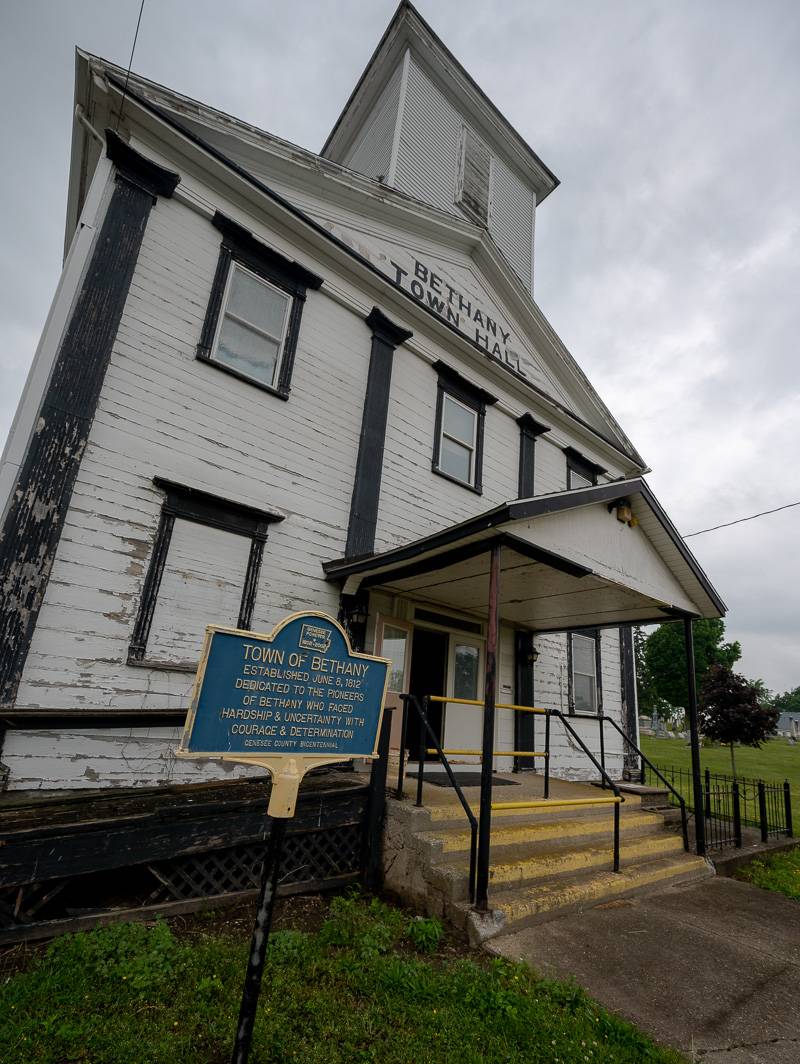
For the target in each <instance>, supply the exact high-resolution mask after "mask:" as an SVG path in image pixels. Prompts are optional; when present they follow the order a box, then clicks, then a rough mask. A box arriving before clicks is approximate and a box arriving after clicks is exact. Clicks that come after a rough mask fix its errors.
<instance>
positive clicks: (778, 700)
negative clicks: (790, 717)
mask: <svg viewBox="0 0 800 1064" xmlns="http://www.w3.org/2000/svg"><path fill="white" fill-rule="evenodd" d="M772 704H773V706H775V708H776V709H779V710H780V712H781V713H800V687H795V688H794V690H792V691H784V692H783V694H782V695H776V696H775V697H774V698H773V700H772Z"/></svg>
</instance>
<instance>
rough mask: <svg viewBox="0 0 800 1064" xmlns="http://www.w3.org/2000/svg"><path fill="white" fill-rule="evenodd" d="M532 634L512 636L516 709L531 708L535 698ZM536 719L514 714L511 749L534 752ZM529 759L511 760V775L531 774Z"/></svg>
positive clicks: (516, 758) (530, 761) (517, 633)
mask: <svg viewBox="0 0 800 1064" xmlns="http://www.w3.org/2000/svg"><path fill="white" fill-rule="evenodd" d="M533 665H534V661H533V632H525V631H522V630H521V629H520V630H519V631H517V632H515V633H514V702H515V703H516V704H517V705H518V706H532V705H533V704H534V702H533V700H534V698H535V693H534V677H533ZM535 721H536V717H535V715H534V714H533V713H515V714H514V749H515V750H530V751H533V750H535V749H536V746H535V743H536V729H535ZM535 768H536V765H535V763H534V759H533V758H532V757H515V758H514V771H515V772H533V771H534V769H535Z"/></svg>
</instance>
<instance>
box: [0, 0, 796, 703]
mask: <svg viewBox="0 0 800 1064" xmlns="http://www.w3.org/2000/svg"><path fill="white" fill-rule="evenodd" d="M419 7H420V10H421V11H422V13H423V15H424V16H425V17H426V18H427V19H428V20H429V21H430V22H431V24H432V25H433V27H434V29H436V30H437V32H438V33H439V34H440V35H441V36H442V37H443V39H444V40H445V42H446V43H447V44H448V45H449V47H450V48H451V49H452V50H453V51H454V52H455V54H456V56H457V57H458V58H459V59H460V60H461V62H462V63H463V64H464V65H465V66H466V68H467V69H468V70H469V71H470V73H471V74H472V75H473V76H474V77H475V78H476V80H477V81H478V83H479V84H480V85H481V87H482V88H483V89H484V90H485V91H486V92H487V93H488V95H489V96H490V97H491V98H492V99H493V100H494V102H495V103H496V104H497V105H498V107H499V108H500V109H501V110H502V111H503V112H504V113H505V114H506V115H507V116H508V118H509V119H510V121H511V122H512V123H513V124H514V125H515V126H516V127H517V128H518V129H519V131H520V132H521V133H522V134H523V136H525V137H526V139H528V141H529V142H530V143H531V144H532V146H533V147H534V148H535V149H536V151H537V152H538V153H539V154H540V155H541V156H542V157H543V158H544V160H545V161H546V162H547V163H548V164H549V165H550V166H551V167H552V168H553V169H554V170H555V172H556V173H557V174H558V175H559V177H560V178H561V180H562V185H561V187H560V188H559V189H558V190H557V191H556V192H555V193H554V194H553V195H552V196H551V197H550V199H548V200H547V201H546V202H545V203H544V204H543V205H542V207H541V210H540V211H539V213H538V217H537V282H536V297H537V299H538V300H539V302H540V303H541V305H542V307H543V309H544V311H545V312H546V313H547V314H548V316H549V317H550V319H551V321H552V322H553V325H554V326H555V328H556V329H557V331H558V332H559V333H560V335H561V336H562V337H563V338H564V340H565V341H566V343H567V344H568V346H569V347H570V349H571V350H572V352H573V354H574V355H575V356H576V358H577V359H578V361H579V362H580V363H581V365H582V366H583V368H584V369H585V370H586V372H587V373H588V374H589V376H590V378H591V379H592V381H593V383H594V384H595V385H596V387H597V388H598V390H599V391H600V393H601V395H602V396H603V397H604V399H605V400H606V401H607V402H608V404H609V405H610V406H611V408H612V410H613V411H614V413H615V414H616V415H617V416H618V418H619V420H620V421H621V423H622V424H623V426H624V427H625V429H626V431H627V432H628V433H629V434H630V436H631V437H632V438H633V440H634V442H635V443H636V445H637V446H638V447H639V449H640V450H641V451H642V453H643V454H644V456H645V458H647V459H648V461H649V462H650V463H651V465H652V466H653V470H654V472H653V474H652V476H651V478H650V479H651V482H652V484H653V487H654V488H655V490H656V492H657V493H658V494H659V496H660V497H661V499H662V501H663V502H664V504H665V505H666V506H667V508H668V510H669V512H670V513H671V515H672V516H673V518H674V520H675V521H676V523H677V525H678V527H679V528H680V529H681V530H682V531H685V532H690V531H694V530H696V529H698V528H702V527H706V526H708V525H713V524H717V523H718V522H720V521H724V520H728V519H731V518H734V517H738V516H743V515H745V514H747V513H750V512H754V511H756V510H762V509H767V508H769V507H770V506H773V505H779V504H780V503H782V502H788V501H792V500H794V499H800V473H798V466H797V462H796V457H795V456H796V455H797V452H798V442H799V441H798V427H797V426H798V424H800V379H799V378H798V373H797V368H796V365H797V337H798V335H800V320H799V319H800V300H798V298H797V292H798V291H800V283H798V282H800V277H799V276H798V272H799V268H798V254H797V246H798V238H799V237H800V212H799V211H798V206H797V195H796V192H795V189H794V185H795V183H796V175H797V173H798V172H800V138H798V136H797V130H798V128H800V113H798V112H800V91H798V90H799V89H800V64H798V62H797V56H798V55H800V5H798V4H797V3H796V2H795V0H766V2H764V3H760V4H753V3H751V2H750V0H745V2H743V0H704V2H702V3H697V2H696V0H672V2H671V3H669V4H665V3H663V2H662V0H625V2H621V0H604V2H603V3H602V4H598V3H596V2H595V0H571V2H569V3H564V2H563V0H550V2H546V0H542V2H539V3H537V4H529V3H526V2H522V0H517V2H506V3H503V4H496V5H493V6H490V5H486V4H485V3H478V2H477V0H458V2H456V0H439V2H436V3H434V2H433V0H427V2H426V0H420V3H419ZM393 8H394V4H393V3H392V2H385V3H384V2H380V3H374V2H373V3H367V2H366V0H360V2H357V0H338V2H335V3H334V2H330V3H324V2H321V0H320V2H307V3H303V4H295V5H275V4H264V3H263V2H262V0H232V2H231V3H229V4H226V5H223V6H222V7H220V5H218V4H212V3H210V2H208V0H200V2H198V0H169V2H161V3H158V4H155V3H152V2H151V0H149V2H147V3H146V4H145V12H144V19H143V22H142V29H141V33H140V38H139V45H138V49H137V56H136V60H135V63H134V67H135V69H136V70H137V71H138V72H140V73H142V74H144V75H145V76H147V77H151V78H153V79H155V80H157V81H161V82H163V83H166V84H168V85H170V86H172V87H174V88H176V89H178V90H180V91H181V92H184V93H187V94H188V95H191V96H195V97H197V98H199V99H202V100H205V101H207V102H209V103H211V104H213V105H214V106H216V107H218V108H220V109H221V110H225V111H228V112H230V113H233V114H236V115H237V116H239V117H242V118H245V119H247V120H248V121H251V122H253V123H255V124H258V125H260V126H262V127H264V128H266V129H269V130H271V131H272V132H275V133H277V134H279V135H281V136H283V137H286V138H287V139H289V140H292V141H294V142H296V143H299V144H302V145H303V146H305V147H309V148H312V149H314V150H318V149H319V147H320V145H321V144H322V142H323V140H324V138H325V135H326V134H327V132H328V131H329V129H330V127H331V126H332V124H333V122H334V121H335V119H336V117H337V115H338V113H339V110H340V109H341V106H342V105H343V103H344V101H345V100H346V98H347V96H348V94H349V92H350V90H351V88H352V87H353V85H354V83H355V81H356V79H357V77H358V75H359V74H360V73H361V70H362V69H363V66H364V65H365V63H366V61H367V60H368V58H369V56H370V54H371V53H372V50H373V48H374V47H375V44H376V43H377V41H378V39H379V37H380V35H381V33H382V32H383V29H384V28H385V26H386V23H387V22H388V20H389V18H390V17H391V14H392V11H393ZM137 13H138V0H127V2H125V3H121V2H118V3H116V4H108V3H105V2H102V3H101V2H98V0H72V2H71V3H69V4H62V3H52V2H51V0H48V2H45V0H27V2H23V0H12V2H10V3H6V4H4V5H3V7H2V11H0V42H2V44H0V48H2V52H3V61H2V65H0V80H1V83H2V88H3V90H4V91H3V99H4V101H5V104H6V105H5V107H4V110H3V113H2V117H0V122H1V123H2V133H3V143H4V144H5V145H7V146H8V149H7V152H6V165H5V167H4V168H3V171H2V175H0V181H2V183H3V196H2V203H3V204H4V206H5V212H4V213H5V226H4V240H3V244H2V249H1V250H0V330H1V331H2V341H3V342H2V347H0V438H2V437H3V436H4V435H5V432H6V430H7V428H8V426H9V424H10V421H11V417H12V416H13V410H14V407H15V405H16V401H17V397H18V395H19V393H20V391H21V388H22V384H23V380H24V374H25V372H26V369H27V366H28V364H29V362H30V358H31V357H32V354H33V351H34V349H35V345H36V342H37V339H38V335H39V332H40V330H41V326H42V324H43V322H44V319H45V316H46V313H47V307H48V305H49V301H50V298H51V296H52V293H53V291H54V289H55V285H56V283H57V279H58V274H59V270H60V258H61V253H62V242H63V225H64V209H65V199H66V177H67V170H68V160H69V139H70V122H71V100H72V78H73V52H72V49H73V46H74V45H75V44H80V45H81V46H83V47H86V48H88V49H89V50H91V51H94V52H97V53H99V54H101V55H104V56H106V57H108V58H110V59H113V60H115V61H117V62H121V63H123V64H124V63H125V62H126V61H127V57H128V52H129V49H130V42H131V38H132V34H133V28H134V25H135V22H136V15H137ZM798 522H800V510H798V511H788V512H787V513H785V514H780V515H775V516H774V517H768V518H765V519H763V520H762V521H758V522H754V523H753V524H751V525H744V526H739V527H736V528H733V529H727V530H723V531H720V532H714V533H709V534H708V535H705V536H699V537H697V538H696V539H693V540H691V541H690V543H691V545H692V548H693V549H694V550H695V551H696V553H697V555H698V557H699V558H700V560H701V562H702V564H703V565H704V566H705V567H706V568H707V570H708V572H709V575H710V576H711V577H712V579H713V580H714V581H715V583H716V584H717V585H718V587H719V589H720V591H721V593H722V594H723V597H724V598H725V599H726V601H727V602H728V603H729V605H730V607H731V612H730V614H729V618H728V631H729V634H730V636H731V637H734V638H738V639H741V641H742V643H743V646H744V652H745V653H744V659H743V663H742V664H743V668H744V669H745V671H747V672H748V673H749V674H751V675H754V676H755V675H759V676H762V677H763V678H764V680H765V681H766V682H767V684H768V685H769V686H771V687H773V688H777V689H782V688H785V687H788V686H790V685H791V686H794V685H796V684H797V683H800V654H798V641H799V637H800V619H798V614H797V607H796V600H797V588H798V587H800V560H799V558H798V551H797V548H796V542H797V539H798V536H797V530H798Z"/></svg>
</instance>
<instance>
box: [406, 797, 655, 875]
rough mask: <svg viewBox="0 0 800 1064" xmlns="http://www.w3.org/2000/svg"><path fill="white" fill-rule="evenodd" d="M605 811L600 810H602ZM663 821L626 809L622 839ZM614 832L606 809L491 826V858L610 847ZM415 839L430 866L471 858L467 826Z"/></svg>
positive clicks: (445, 828)
mask: <svg viewBox="0 0 800 1064" xmlns="http://www.w3.org/2000/svg"><path fill="white" fill-rule="evenodd" d="M602 808H603V807H601V809H602ZM663 828H664V820H663V817H661V816H660V815H659V814H658V813H647V812H643V811H642V810H641V809H638V808H633V809H625V807H624V806H623V807H622V810H621V816H620V837H622V838H627V837H633V836H637V835H644V834H649V833H652V832H658V833H661V832H663ZM613 830H614V814H613V813H612V812H611V811H610V810H609V809H608V808H606V809H603V811H602V812H601V813H600V814H594V815H591V816H587V815H581V816H575V815H574V814H573V815H572V816H568V817H551V816H542V817H527V818H515V819H514V820H513V821H511V822H506V821H501V822H499V823H498V822H493V823H492V854H493V856H494V858H495V859H497V860H500V859H502V858H503V856H504V854H505V853H507V852H508V848H510V847H520V846H523V847H525V848H526V850H527V852H528V853H531V852H533V851H534V850H535V849H536V847H537V846H541V845H542V844H546V845H552V844H553V843H554V842H561V841H563V842H564V844H565V845H572V846H578V845H580V844H581V843H588V842H591V841H592V840H598V841H608V844H609V845H611V839H612V833H613ZM415 838H416V840H417V841H418V842H419V844H420V846H421V847H422V849H423V852H425V853H426V854H427V855H428V859H429V860H430V861H431V862H436V861H437V860H438V859H441V858H442V857H445V856H455V855H456V854H467V855H468V854H469V849H470V832H469V828H468V826H467V825H466V822H462V823H461V824H458V825H454V824H452V823H451V824H448V825H439V826H437V827H434V828H432V829H431V830H429V831H418V832H415Z"/></svg>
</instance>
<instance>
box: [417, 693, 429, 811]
mask: <svg viewBox="0 0 800 1064" xmlns="http://www.w3.org/2000/svg"><path fill="white" fill-rule="evenodd" d="M428 704H429V703H428V696H427V695H425V697H424V698H423V699H422V720H421V721H420V729H419V732H420V743H419V760H418V762H417V802H416V804H417V808H422V785H423V783H424V782H425V756H426V754H427V752H428V751H427V746H428V741H429V740H428V729H427V728H426V727H425V725H426V724H427V723H428Z"/></svg>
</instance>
